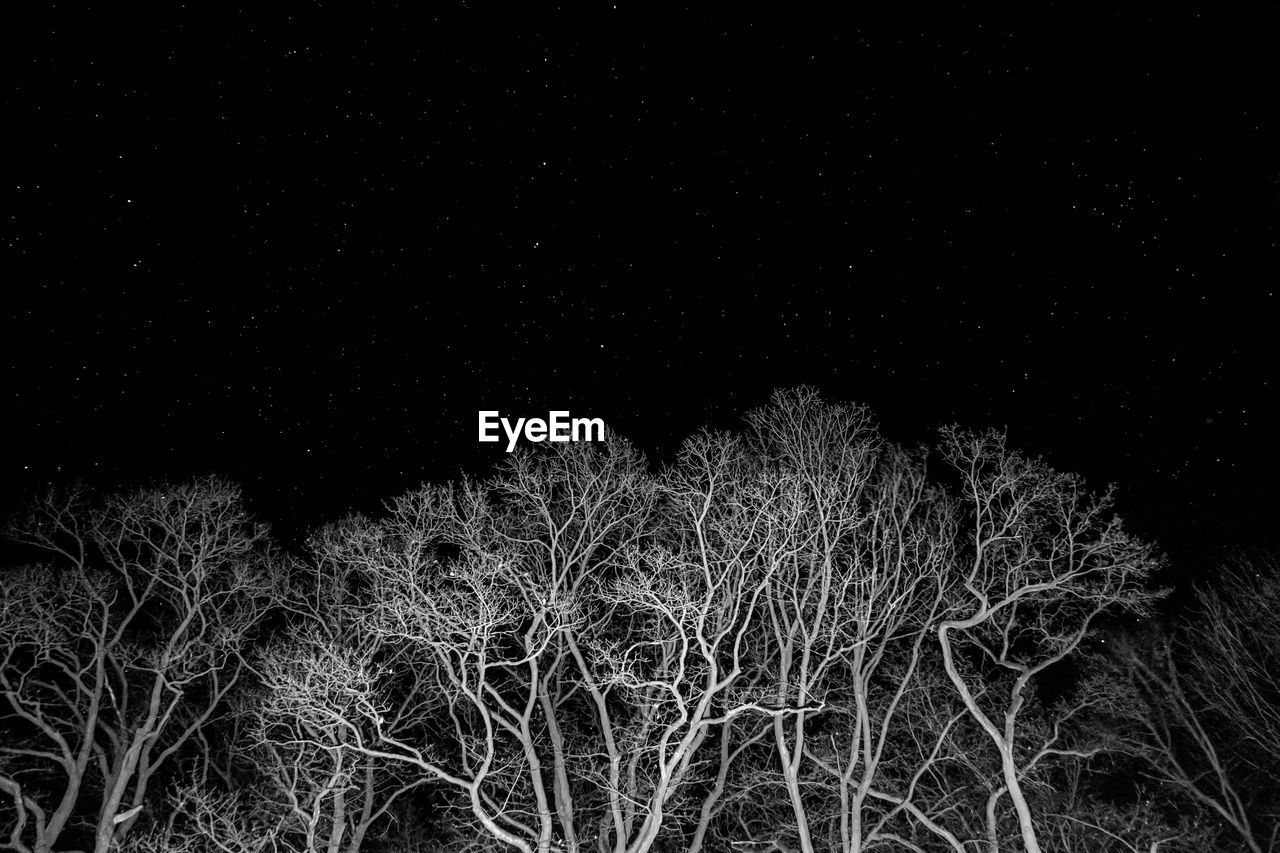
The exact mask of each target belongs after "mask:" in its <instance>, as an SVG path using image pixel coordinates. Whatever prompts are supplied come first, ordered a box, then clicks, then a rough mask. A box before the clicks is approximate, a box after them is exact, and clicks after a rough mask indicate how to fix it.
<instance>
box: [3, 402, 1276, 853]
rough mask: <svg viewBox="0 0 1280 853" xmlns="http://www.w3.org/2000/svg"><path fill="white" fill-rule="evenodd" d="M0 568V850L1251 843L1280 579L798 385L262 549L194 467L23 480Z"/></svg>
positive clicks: (1018, 462)
mask: <svg viewBox="0 0 1280 853" xmlns="http://www.w3.org/2000/svg"><path fill="white" fill-rule="evenodd" d="M10 535H11V536H12V538H14V539H15V540H17V541H18V542H19V543H22V544H23V546H24V547H25V548H28V549H29V550H30V552H31V553H32V554H33V555H39V556H38V557H33V560H32V562H30V564H28V565H25V566H21V567H12V568H9V569H6V570H5V571H4V573H3V574H2V575H0V581H2V587H0V589H2V592H0V692H2V693H3V698H2V700H0V849H6V850H14V851H19V853H30V851H40V853H45V851H54V850H59V851H68V850H93V851H95V853H104V851H108V850H130V851H170V853H178V851H182V852H183V853H187V851H190V853H206V851H222V853H248V852H249V851H325V853H357V851H370V852H371V853H379V852H380V851H388V853H390V851H398V853H408V852H409V851H459V853H461V851H482V850H483V851H507V850H518V851H524V853H533V851H552V850H554V851H601V853H610V852H612V853H642V851H650V850H652V851H713V853H714V851H729V850H745V851H761V853H762V852H763V851H770V850H784V851H791V850H799V851H864V850H868V851H869V850H883V851H952V853H974V851H986V853H993V852H994V851H1022V850H1025V851H1030V853H1039V851H1080V853H1086V851H1087V853H1097V852H1098V851H1117V853H1119V851H1134V853H1139V851H1140V853H1151V851H1207V850H1251V851H1263V850H1272V849H1276V848H1277V833H1280V822H1278V821H1277V815H1276V809H1277V805H1278V798H1277V794H1276V791H1278V790H1280V692H1278V691H1277V685H1278V683H1280V659H1278V658H1280V655H1278V654H1277V650H1280V615H1277V614H1280V584H1277V581H1276V577H1277V575H1276V573H1275V572H1274V571H1273V570H1272V569H1270V568H1267V567H1259V566H1257V565H1253V564H1249V565H1245V564H1242V565H1238V566H1234V567H1226V568H1223V569H1221V570H1214V571H1212V572H1209V571H1207V572H1206V573H1205V574H1206V577H1205V584H1204V587H1203V589H1201V590H1200V591H1199V592H1198V593H1197V597H1196V604H1195V605H1194V606H1193V607H1191V608H1189V609H1188V611H1187V614H1186V615H1185V616H1184V617H1180V618H1179V619H1178V620H1176V621H1175V622H1174V623H1173V624H1165V623H1166V622H1168V620H1165V619H1163V618H1157V617H1156V616H1155V615H1154V612H1153V605H1154V604H1155V603H1156V601H1157V600H1158V598H1159V596H1160V592H1159V591H1158V590H1157V589H1155V588H1154V587H1153V584H1152V574H1153V572H1154V571H1155V570H1156V569H1157V568H1158V567H1159V563H1158V559H1157V557H1156V556H1155V553H1154V552H1153V550H1152V548H1151V546H1150V545H1148V544H1147V543H1145V542H1142V541H1139V540H1138V539H1136V538H1135V537H1133V536H1132V535H1130V534H1129V533H1128V532H1127V531H1126V530H1125V529H1124V527H1123V526H1122V525H1121V523H1120V522H1119V520H1117V519H1116V518H1115V517H1114V515H1113V513H1112V509H1111V499H1110V495H1109V494H1106V493H1102V494H1099V493H1095V492H1091V491H1089V490H1088V489H1086V488H1085V486H1084V485H1083V484H1082V483H1081V482H1080V481H1079V480H1078V479H1077V478H1075V477H1073V476H1070V475H1066V474H1061V473H1058V472H1055V471H1053V470H1051V469H1050V468H1049V467H1048V466H1046V465H1045V464H1044V463H1043V462H1041V461H1039V460H1037V459H1034V458H1030V457H1028V456H1026V455H1023V454H1020V453H1018V452H1016V451H1014V450H1012V449H1010V448H1009V447H1008V446H1007V445H1006V443H1005V441H1004V439H1003V438H1002V437H1001V436H1000V435H998V434H992V433H970V432H964V431H961V430H946V431H944V432H943V433H942V434H941V436H940V439H939V441H938V443H937V445H936V446H935V447H932V448H928V449H908V448H902V447H898V446H895V445H893V444H890V443H887V442H886V441H884V440H883V439H882V438H881V437H880V435H879V433H878V432H877V429H876V427H875V425H874V423H873V421H872V419H871V417H870V415H869V413H868V412H867V411H866V410H864V409H862V408H860V407H856V406H851V405H836V404H831V403H828V402H826V401H824V400H822V399H821V398H819V397H818V396H817V395H816V394H815V393H813V392H811V391H809V390H805V389H800V390H795V391H789V392H785V393H780V394H778V395H776V396H775V398H774V400H773V402H772V403H771V404H770V405H769V406H768V407H766V408H765V409H763V410H760V411H757V412H755V413H753V414H751V415H750V416H749V417H748V418H747V422H746V427H745V429H744V430H742V431H741V432H740V433H738V434H720V433H704V434H699V435H697V436H694V437H693V438H691V439H690V440H689V441H688V442H687V443H686V444H685V445H684V447H683V449H682V451H681V452H680V454H679V457H678V459H677V460H676V461H675V462H674V463H673V464H671V465H670V466H668V467H667V468H665V469H664V470H662V471H659V472H656V473H655V472H654V471H652V470H651V468H650V466H649V465H648V464H647V462H646V460H645V459H643V458H642V457H641V456H640V455H639V454H638V453H636V452H635V451H634V450H633V449H632V448H631V447H629V446H628V445H627V444H625V443H624V442H622V441H619V440H616V439H615V440H612V441H611V442H610V443H608V444H607V445H573V444H570V445H555V446H550V447H546V448H541V449H539V450H538V451H536V452H527V453H516V454H514V455H513V456H512V457H511V459H510V461H509V462H508V463H506V464H505V465H504V466H503V467H502V468H501V470H499V471H498V472H497V473H496V474H495V475H494V476H492V477H491V478H489V479H486V480H483V481H476V480H464V481H462V482H457V483H452V484H448V485H442V486H427V487H424V488H422V489H421V490H419V491H416V492H412V493H410V494H407V495H403V496H401V497H399V498H397V499H395V500H394V501H391V502H390V503H389V505H388V507H387V509H386V511H385V512H384V513H383V514H382V515H381V516H380V517H377V518H368V517H354V518H349V519H346V520H344V521H342V522H339V523H336V524H333V525H330V526H327V527H324V528H323V529H320V530H318V531H316V532H315V534H314V535H313V536H312V537H311V539H310V541H309V543H308V546H307V548H306V549H305V552H304V553H286V552H283V551H281V550H280V549H278V548H277V547H276V546H274V545H273V543H272V541H271V538H270V536H269V532H268V531H267V529H266V528H265V527H263V526H261V525H259V524H257V523H255V522H254V521H253V520H252V519H251V518H250V517H249V516H248V515H247V514H246V512H245V510H244V508H243V506H242V503H241V500H240V495H239V492H238V490H237V489H236V488H235V487H234V486H233V485H231V484H228V483H225V482H222V481H218V480H201V481H198V482H193V483H188V484H185V485H176V486H172V487H166V488H159V489H151V490H146V491H141V492H137V493H134V494H128V495H117V496H109V497H105V498H100V497H94V496H92V495H89V494H87V493H84V492H80V491H75V490H72V491H70V492H65V493H53V494H50V495H49V496H48V497H47V498H46V499H44V500H42V501H40V502H38V503H37V504H36V505H35V506H34V507H33V508H32V509H31V511H30V513H29V514H27V515H26V516H24V517H22V518H20V519H19V520H17V522H16V523H15V524H14V525H13V526H12V529H11V530H10Z"/></svg>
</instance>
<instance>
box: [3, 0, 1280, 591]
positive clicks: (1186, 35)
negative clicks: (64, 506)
mask: <svg viewBox="0 0 1280 853" xmlns="http://www.w3.org/2000/svg"><path fill="white" fill-rule="evenodd" d="M144 5H145V7H146V8H145V13H143V12H142V11H131V12H124V11H122V10H121V9H120V8H119V7H118V5H115V6H112V7H108V6H96V7H94V6H92V5H91V4H53V3H49V4H46V5H40V4H37V5H36V7H35V8H34V9H33V10H30V11H28V13H26V17H25V18H23V19H22V20H21V21H15V22H14V23H13V24H12V25H11V26H10V27H8V28H7V29H9V32H8V33H7V35H6V36H5V39H6V40H7V42H8V43H7V44H6V45H5V51H4V54H5V59H4V62H5V64H6V66H7V68H6V73H5V75H4V89H3V94H2V97H3V100H4V114H5V116H6V125H7V127H8V128H9V130H8V133H7V134H6V137H7V139H8V141H9V142H10V144H11V145H12V146H13V147H12V148H10V154H9V155H8V156H7V157H6V158H5V162H4V164H3V166H0V168H3V169H4V171H5V172H6V173H7V179H6V180H5V182H4V187H3V191H4V193H5V203H4V218H3V223H2V226H0V227H2V228H3V241H2V245H3V248H4V252H5V261H4V267H3V269H4V277H3V284H2V285H0V287H2V288H3V297H4V298H3V302H2V304H0V324H3V326H2V328H0V349H2V350H3V363H2V370H3V372H2V373H0V381H2V382H3V396H2V397H0V400H3V402H2V403H0V411H2V412H3V413H4V421H5V424H6V427H7V429H8V431H9V435H10V438H9V439H8V440H6V441H5V442H4V443H3V445H2V446H0V486H2V487H3V489H4V498H3V502H4V504H5V505H6V506H7V505H10V504H12V503H13V502H15V501H17V500H18V499H19V498H20V496H21V495H22V494H24V493H26V492H29V491H30V490H31V489H34V488H38V487H40V486H41V485H42V484H45V483H48V482H57V483H65V482H70V481H72V480H76V479H84V480H87V481H89V482H91V483H96V484H100V485H104V486H116V485H125V484H131V483H140V482H148V481H154V480H156V479H160V478H175V477H186V476H189V475H192V474H199V473H208V472H217V473H222V474H225V475H227V476H230V477H232V478H235V479H237V480H239V481H240V482H242V483H243V484H244V486H245V489H246V493H247V495H248V497H249V499H250V501H251V503H252V504H253V506H254V507H255V508H257V509H258V510H259V511H260V512H261V513H262V515H263V516H264V517H265V518H268V519H271V520H272V521H273V522H274V523H275V524H277V525H278V526H279V527H281V528H282V529H283V530H303V529H305V528H306V527H307V526H309V525H312V524H315V523H317V522H319V521H322V520H326V519H329V518H333V517H335V516H338V515H340V514H343V513H345V512H347V511H349V510H352V509H362V510H367V509H374V508H376V507H377V506H378V504H379V502H380V501H381V500H382V499H383V498H385V497H387V496H390V495H392V494H395V493H396V492H398V491H400V490H402V489H405V488H409V487H411V486H413V485H415V484H416V483H418V482H420V481H422V480H423V479H438V478H444V477H450V476H453V475H455V474H457V473H458V472H459V471H469V472H482V471H484V470H486V468H487V467H488V466H489V465H491V464H492V463H493V462H494V461H496V460H497V459H499V458H500V457H501V456H502V455H503V454H502V448H501V447H500V446H498V445H485V446H480V445H478V444H477V443H476V441H475V421H476V411H477V410H478V409H481V408H485V409H498V410H501V411H502V412H503V413H504V414H508V413H509V414H511V415H513V416H519V415H524V416H535V415H540V414H544V413H545V412H546V411H547V410H548V409H552V408H556V409H560V408H567V409H570V410H571V411H573V412H574V414H581V415H590V416H598V417H603V418H604V419H605V420H606V421H607V422H608V424H609V425H610V427H611V428H612V429H614V430H615V431H617V432H619V433H622V434H624V435H626V436H628V437H630V438H631V439H632V440H634V441H635V442H636V443H637V444H639V445H640V446H641V447H642V448H644V449H645V450H646V451H648V452H649V453H650V454H651V455H652V457H653V458H654V459H655V460H661V459H664V458H668V457H669V456H670V454H671V452H672V450H673V449H674V448H675V447H676V446H677V444H678V442H679V441H680V439H681V438H682V437H683V436H685V435H687V434H688V433H689V432H690V431H692V430H694V429H696V428H698V427H699V426H702V425H706V424H710V425H713V426H726V427H727V426H733V425H734V424H736V423H737V422H738V421H739V418H740V415H741V413H742V412H743V411H744V410H746V409H748V408H750V407H753V406H756V405H759V404H760V403H762V402H764V400H765V399H766V398H767V396H768V394H769V392H770V390H771V389H772V388H774V387H777V386H784V385H794V384H801V383H804V384H812V385H816V386H818V387H820V388H822V389H823V390H824V391H825V392H826V393H827V394H828V395H830V396H832V397H836V398H841V399H849V400H857V401H860V402H865V403H867V404H869V405H871V406H872V407H873V408H874V409H875V410H876V412H877V413H878V415H879V417H880V419H881V422H882V424H883V426H884V429H885V431H886V432H887V434H888V435H889V436H890V437H891V438H895V439H898V440H901V441H905V442H915V441H921V440H926V439H928V438H929V436H930V435H932V434H933V432H934V430H935V429H936V428H937V427H938V426H940V425H942V424H946V423H953V422H958V423H962V424H968V425H974V426H988V425H994V426H1007V427H1008V428H1009V434H1010V437H1011V440H1012V442H1013V443H1014V444H1015V445H1017V446H1019V447H1023V448H1026V449H1028V450H1031V451H1033V452H1036V453H1040V454H1043V455H1045V456H1046V457H1047V458H1049V459H1050V460H1051V461H1052V462H1054V463H1055V464H1057V465H1059V466H1061V467H1064V468H1068V469H1071V470H1076V471H1080V472H1081V473H1083V474H1085V475H1086V476H1087V477H1088V478H1089V480H1090V482H1093V483H1096V484H1098V485H1103V484H1106V483H1108V482H1115V483H1117V484H1118V485H1119V487H1120V506H1121V510H1122V512H1123V514H1124V515H1125V516H1126V518H1128V519H1130V521H1131V526H1132V527H1134V528H1135V529H1137V530H1138V531H1139V532H1141V533H1143V534H1145V535H1149V536H1152V537H1155V538H1157V539H1158V540H1159V541H1160V543H1161V544H1162V546H1164V547H1165V548H1166V549H1168V550H1169V551H1170V553H1171V554H1174V555H1176V556H1178V557H1179V558H1180V559H1181V560H1183V564H1182V565H1183V566H1184V571H1186V572H1194V571H1197V569H1196V568H1195V566H1196V565H1197V563H1196V561H1197V560H1199V559H1200V558H1201V557H1203V556H1204V555H1205V554H1209V553H1214V552H1216V551H1218V550H1221V549H1224V548H1225V549H1230V548H1234V547H1239V546H1241V545H1248V546H1254V545H1258V544H1264V543H1266V542H1268V541H1270V540H1271V539H1272V538H1274V534H1273V530H1275V529H1277V528H1280V525H1278V524H1277V522H1280V499H1277V498H1276V497H1274V496H1273V493H1274V492H1275V491H1276V488H1275V484H1276V483H1277V481H1280V451H1278V450H1277V448H1276V446H1275V440H1274V437H1275V436H1276V435H1277V432H1278V429H1277V428H1278V427H1280V391H1278V390H1277V383H1278V382H1280V345H1278V344H1277V339H1276V337H1277V336H1276V328H1275V321H1276V319H1277V317H1278V316H1280V293H1278V292H1277V291H1280V277H1278V276H1277V269H1278V265H1277V261H1278V260H1280V227H1278V226H1280V146H1278V145H1277V142H1278V141H1280V130H1278V125H1277V122H1276V119H1277V102H1276V98H1275V95H1274V91H1273V87H1272V86H1270V85H1269V84H1268V81H1269V80H1270V78H1271V77H1272V76H1273V75H1274V71H1275V69H1274V61H1273V60H1272V56H1273V53H1274V51H1273V45H1272V44H1270V41H1271V37H1270V33H1272V32H1273V30H1272V29H1271V28H1270V27H1269V26H1267V25H1265V22H1263V21H1261V20H1250V19H1248V18H1245V17H1235V18H1227V17H1222V16H1221V13H1219V12H1214V11H1212V10H1210V9H1208V8H1196V7H1182V6H1175V5H1168V4H1161V5H1160V6H1159V7H1158V8H1153V9H1141V8H1137V7H1136V6H1134V7H1130V8H1126V9H1124V10H1106V11H1093V10H1086V9H1083V8H1082V7H1079V6H1077V5H1075V4H1056V5H1047V6H1040V5H1032V4H1028V6H1027V8H1025V9H1024V10H1023V11H1022V12H1021V13H1019V15H1018V16H1017V17H1008V18H986V17H983V16H982V13H980V12H976V11H974V10H972V9H970V10H965V9H960V10H958V11H955V12H953V13H951V14H950V16H949V17H946V18H927V19H926V18H923V17H922V16H920V15H918V14H917V15H913V16H912V17H910V18H902V19H889V18H881V19H875V20H872V19H867V20H862V21H855V20H844V19H834V18H830V19H828V18H823V17H821V16H817V15H811V16H803V15H800V14H797V13H791V14H789V15H788V16H782V15H778V16H776V17H753V16H752V15H751V14H749V13H747V12H745V11H741V10H739V11H738V12H735V13H729V14H726V15H720V14H715V13H712V12H710V11H697V10H688V9H683V10H682V9H680V8H677V7H661V6H655V5H654V4H640V3H630V4H622V3H619V4H616V5H614V4H610V3H598V4H590V5H586V4H584V5H582V6H581V7H560V6H555V7H553V6H551V5H545V6H544V5H542V4H528V5H529V7H530V8H527V9H525V10H524V11H523V12H521V13H515V12H512V10H510V9H508V8H505V7H504V8H502V9H498V8H497V7H492V6H491V7H486V6H485V5H484V4H478V3H463V4H456V3H452V4H445V3H441V4H427V5H426V6H421V8H429V9H430V10H431V12H432V13H434V14H432V15H423V14H422V12H421V11H420V8H419V7H420V4H410V3H403V4H401V3H373V4H367V5H363V6H350V5H346V4H329V3H288V2H285V3H280V4H274V3H272V4H256V5H254V6H251V7H240V8H237V7H235V6H234V5H231V4H221V3H213V4H196V3H187V2H183V3H176V4H144ZM1125 5H1126V6H1128V4H1125ZM415 10H418V11H415Z"/></svg>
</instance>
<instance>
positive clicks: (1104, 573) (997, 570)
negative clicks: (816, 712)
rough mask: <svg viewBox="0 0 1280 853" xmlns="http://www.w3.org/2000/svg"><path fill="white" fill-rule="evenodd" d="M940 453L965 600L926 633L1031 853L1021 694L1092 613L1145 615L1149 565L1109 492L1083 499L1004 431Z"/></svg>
mask: <svg viewBox="0 0 1280 853" xmlns="http://www.w3.org/2000/svg"><path fill="white" fill-rule="evenodd" d="M944 452H945V455H946V457H947V459H948V460H949V462H950V463H951V464H952V465H953V466H954V468H955V469H956V471H957V472H958V474H959V477H960V490H959V491H960V494H961V496H962V499H963V501H964V503H965V514H966V518H965V522H964V524H965V526H966V527H967V530H968V532H967V534H966V539H967V543H966V552H965V554H964V559H965V562H966V564H967V565H965V566H963V567H961V569H960V572H961V586H962V588H963V591H964V593H965V595H964V599H963V601H962V602H960V603H958V604H957V605H956V606H955V608H954V610H953V611H952V612H951V613H950V614H948V617H947V618H946V619H944V620H943V621H942V622H941V623H940V624H939V625H938V628H937V635H938V642H939V644H940V646H941V649H942V655H943V663H944V667H945V669H946V673H947V676H948V677H949V678H950V680H951V682H952V684H953V685H954V687H955V689H956V691H957V693H958V694H959V696H960V698H961V700H962V701H963V702H964V705H965V708H966V710H967V711H968V713H969V715H970V717H971V718H972V719H973V720H974V721H975V722H977V723H978V725H980V726H981V728H982V730H983V731H984V732H985V733H986V734H987V736H988V737H989V738H990V741H991V743H992V744H993V745H994V746H995V749H996V751H997V754H998V755H999V758H1000V768H1001V775H1002V777H1003V785H1004V789H1005V793H1006V794H1007V796H1008V798H1009V799H1010V801H1011V802H1012V805H1013V808H1014V811H1015V814H1016V816H1017V821H1018V830H1019V835H1020V836H1021V839H1022V843H1023V845H1024V846H1025V848H1026V850H1027V853H1040V850H1041V846H1040V841H1039V838H1038V835H1037V830H1036V820H1035V817H1034V815H1033V814H1032V812H1031V808H1030V805H1029V802H1028V798H1027V795H1026V792H1025V791H1024V790H1023V780H1022V777H1023V773H1024V769H1025V768H1024V766H1023V765H1022V761H1021V760H1020V757H1019V756H1020V753H1021V751H1022V750H1021V748H1020V746H1021V744H1020V730H1019V720H1020V716H1021V712H1022V711H1023V708H1024V706H1025V705H1026V702H1027V699H1028V691H1029V690H1030V689H1031V688H1032V686H1033V681H1034V680H1035V679H1036V677H1037V676H1039V675H1040V674H1042V673H1043V672H1045V670H1047V669H1049V668H1050V667H1052V666H1054V665H1056V664H1058V663H1060V662H1061V661H1063V660H1065V659H1066V658H1067V657H1068V656H1069V655H1071V654H1072V653H1073V652H1075V651H1076V650H1077V649H1079V648H1080V645H1081V643H1082V642H1083V641H1084V639H1085V637H1086V636H1087V635H1088V634H1089V632H1090V629H1091V628H1092V626H1093V623H1094V620H1095V619H1096V618H1097V617H1098V616H1099V615H1100V614H1101V613H1103V612H1105V611H1107V610H1109V609H1116V608H1124V609H1128V610H1130V611H1134V612H1139V613H1141V612H1145V610H1146V608H1147V607H1148V605H1149V602H1150V601H1151V600H1152V599H1153V594H1152V593H1151V592H1150V591H1149V590H1148V589H1147V587H1146V583H1145V582H1146V579H1147V577H1148V576H1149V574H1150V572H1151V570H1152V569H1153V568H1154V566H1155V561H1154V559H1153V557H1152V555H1151V551H1150V548H1149V547H1148V546H1146V545H1145V544H1143V543H1141V542H1140V541H1138V540H1136V539H1134V538H1133V537H1132V536H1130V535H1129V534H1128V533H1127V532H1126V531H1125V530H1124V529H1123V528H1122V527H1121V525H1120V522H1119V520H1118V519H1116V518H1115V517H1113V516H1112V515H1111V505H1112V500H1111V494H1110V493H1109V492H1108V493H1106V494H1103V495H1101V496H1093V495H1090V494H1089V493H1088V492H1087V491H1085V489H1084V488H1083V486H1082V485H1081V483H1080V482H1079V480H1077V479H1076V478H1074V477H1071V476H1068V475H1063V474H1058V473H1056V472H1054V471H1052V470H1051V469H1050V468H1049V467H1048V466H1047V465H1045V464H1044V463H1043V462H1040V461H1038V460H1034V459H1029V458H1026V457H1024V456H1020V455H1018V454H1016V453H1014V452H1012V451H1010V450H1009V449H1008V448H1007V447H1006V444H1005V440H1004V438H1003V436H1000V435H998V434H994V433H985V434H969V433H962V432H959V431H956V430H948V431H947V432H946V433H945V434H944ZM962 655H967V656H969V657H970V658H972V659H973V660H974V661H975V665H974V666H966V664H965V663H964V659H962V657H961V656H962ZM1001 672H1003V673H1005V674H1006V675H1007V676H1008V686H1007V688H1006V689H1005V690H1004V691H1003V692H1004V696H1003V698H1002V700H1001V701H998V702H997V701H996V699H995V696H994V694H993V695H991V696H990V701H988V702H987V703H985V704H984V703H983V702H980V701H979V696H978V693H977V691H976V689H975V686H974V681H975V679H978V678H982V677H984V673H985V674H986V677H990V674H991V673H1001ZM1034 754H1039V753H1038V752H1036V753H1034ZM1032 760H1034V759H1032ZM991 849H992V850H993V853H994V850H995V849H996V847H995V845H994V842H993V843H992V848H991Z"/></svg>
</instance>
